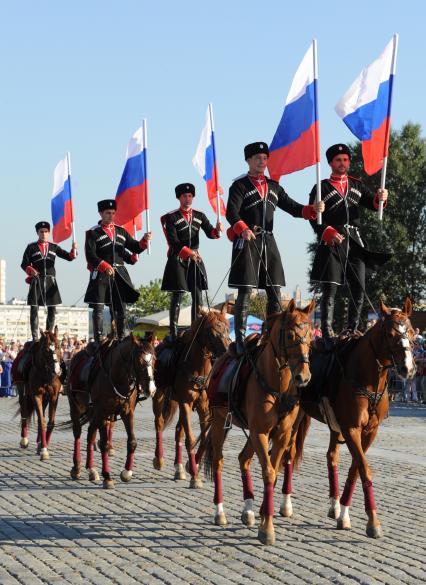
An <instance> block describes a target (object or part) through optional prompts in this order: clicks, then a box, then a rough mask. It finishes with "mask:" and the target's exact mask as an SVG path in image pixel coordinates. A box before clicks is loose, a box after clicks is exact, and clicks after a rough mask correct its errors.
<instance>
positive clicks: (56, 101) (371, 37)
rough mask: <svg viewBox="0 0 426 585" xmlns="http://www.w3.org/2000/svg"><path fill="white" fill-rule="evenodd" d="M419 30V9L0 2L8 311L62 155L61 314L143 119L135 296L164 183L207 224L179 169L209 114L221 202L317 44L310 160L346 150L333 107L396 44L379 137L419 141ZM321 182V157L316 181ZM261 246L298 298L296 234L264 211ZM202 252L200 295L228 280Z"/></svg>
mask: <svg viewBox="0 0 426 585" xmlns="http://www.w3.org/2000/svg"><path fill="white" fill-rule="evenodd" d="M425 21H426V9H425V5H424V4H423V3H422V2H420V1H417V2H414V1H405V2H400V1H396V0H389V1H386V2H384V1H383V2H381V1H380V2H371V0H369V1H365V0H358V1H357V2H353V3H342V2H341V1H339V2H337V1H329V2H314V1H309V0H306V1H305V2H303V3H295V2H285V1H283V0H274V1H269V2H264V3H261V2H258V1H256V2H255V1H252V0H244V1H242V0H233V1H230V0H227V1H226V2H225V1H223V0H218V1H217V2H215V3H213V4H211V3H210V4H207V3H204V2H200V1H199V0H198V1H195V0H191V1H185V0H182V1H181V2H173V1H169V2H165V1H158V2H155V3H154V2H151V1H149V2H148V1H142V0H139V1H134V0H133V1H129V0H123V1H121V2H113V1H111V0H109V1H105V0H104V1H100V0H90V1H87V0H86V1H84V2H83V1H81V0H74V1H73V2H58V1H57V0H55V1H53V0H49V1H47V0H39V1H37V2H34V1H33V0H25V1H19V0H16V1H15V2H8V3H6V2H3V3H2V7H1V12H0V54H1V59H0V71H1V85H2V91H1V93H0V136H1V140H0V165H1V172H0V193H1V215H0V238H1V240H0V242H1V247H0V257H1V258H4V259H6V261H7V297H8V298H10V297H11V296H24V295H26V291H27V289H26V285H25V283H24V278H25V275H24V273H23V272H22V270H21V269H20V268H19V264H20V262H21V257H22V253H23V250H24V248H25V245H26V244H27V243H28V242H29V241H33V240H34V239H35V232H34V224H35V222H36V221H38V220H41V219H49V220H50V195H51V190H52V177H53V169H54V166H55V165H56V163H57V162H58V161H59V159H60V158H62V157H63V156H64V154H65V152H66V151H67V150H70V152H71V157H72V171H73V176H72V181H73V193H74V204H75V216H76V230H77V239H78V242H79V244H80V246H81V254H80V256H79V258H78V260H77V261H76V262H73V263H72V264H68V263H66V262H63V261H61V260H58V262H57V271H58V276H59V284H60V289H61V292H62V297H63V301H64V303H67V304H69V303H74V302H75V301H76V300H77V299H78V298H79V297H80V296H81V295H83V294H84V291H85V288H86V285H87V281H88V272H87V270H86V265H85V261H84V254H83V245H84V230H85V229H87V228H89V227H90V226H92V225H94V224H95V223H96V221H97V220H98V214H97V210H96V202H97V201H98V200H99V199H103V198H106V197H114V196H115V191H116V188H117V185H118V182H119V180H120V176H121V172H122V169H123V165H124V155H125V149H126V145H127V141H128V139H129V138H130V136H131V134H132V133H133V132H134V130H136V128H137V127H138V125H140V122H141V120H142V118H143V117H146V118H147V119H148V131H149V152H148V157H149V161H148V164H149V182H150V195H151V204H152V208H151V224H152V229H153V231H154V234H155V235H154V237H155V239H154V242H153V245H152V254H151V256H147V255H146V253H144V254H143V256H142V257H141V259H140V261H139V263H138V264H137V265H136V266H135V267H133V268H132V269H131V276H132V279H133V281H134V282H135V284H138V285H139V284H142V283H147V282H148V281H149V280H150V279H152V278H155V277H161V276H162V272H163V268H164V264H165V253H166V244H165V239H164V236H163V234H162V232H161V228H160V224H159V217H160V215H161V214H162V213H164V212H166V211H168V210H170V209H174V208H175V207H176V199H175V196H174V191H173V189H174V186H175V185H176V184H177V183H180V182H182V181H192V182H194V183H195V185H196V187H197V190H198V194H197V197H196V200H195V203H196V205H195V206H196V207H198V208H200V209H202V210H204V211H206V212H207V213H208V215H209V216H210V218H211V219H212V221H214V216H213V213H212V210H211V208H210V207H209V205H208V203H207V198H206V195H205V188H204V184H203V181H202V180H201V178H200V177H199V176H198V175H197V174H196V171H195V169H194V168H193V166H192V162H191V159H192V156H193V154H194V152H195V147H196V144H197V142H198V138H199V134H200V132H201V128H202V125H203V123H204V116H205V111H206V107H207V103H208V102H209V101H212V102H213V105H214V109H215V124H216V140H217V150H218V160H219V174H220V180H221V183H222V186H223V187H224V189H225V192H226V193H227V190H228V188H229V185H230V183H231V181H232V179H233V178H235V177H236V176H238V175H240V174H241V173H243V172H244V171H245V169H246V166H245V163H244V159H243V146H244V145H245V144H246V143H248V142H252V141H254V140H265V141H266V142H270V140H271V139H272V136H273V134H274V132H275V129H276V126H277V124H278V121H279V119H280V117H281V113H282V108H283V103H284V100H285V97H286V95H287V92H288V90H289V87H290V83H291V80H292V77H293V75H294V72H295V70H296V68H297V66H298V64H299V62H300V60H301V59H302V57H303V55H304V53H305V51H306V50H307V48H308V45H309V43H310V42H311V39H312V38H313V37H316V38H317V39H318V51H319V91H320V104H319V107H320V124H321V143H322V152H324V151H325V149H326V147H327V146H328V145H330V144H331V143H334V142H338V141H350V140H352V138H351V134H350V133H349V131H348V130H347V129H346V127H345V126H344V125H343V123H342V122H341V121H340V120H339V118H338V117H337V115H336V114H335V112H334V105H335V103H336V102H337V100H338V99H339V98H340V97H341V95H342V94H343V93H344V92H345V91H346V89H347V88H348V86H349V85H350V83H351V82H352V81H353V79H354V78H355V77H356V76H357V75H358V73H359V72H360V70H361V69H362V68H363V67H364V66H366V65H367V64H368V63H370V62H371V61H372V60H374V59H375V58H376V57H377V56H378V55H379V54H380V53H381V51H382V50H383V49H384V47H385V45H386V43H387V42H388V41H389V40H390V38H391V36H392V34H393V33H394V32H398V33H399V34H400V45H399V56H398V69H397V77H396V82H395V94H394V109H393V127H394V128H399V127H401V125H403V124H404V123H405V122H407V121H409V120H411V121H414V122H419V123H421V124H422V126H423V127H425V126H426V119H425V118H426V113H425V105H424V104H425V100H424V96H425V95H426V87H425V81H424V56H425V54H426V35H425V34H424V23H425ZM323 158H324V157H323ZM327 172H328V167H327V165H326V163H325V158H324V162H323V163H322V174H323V176H325V174H326V173H327ZM314 181H315V172H314V168H313V167H312V168H310V169H307V170H305V171H303V172H300V173H296V174H294V175H290V176H288V177H284V178H283V179H282V181H281V183H282V184H283V186H284V187H285V188H286V190H287V192H288V193H289V194H290V195H291V196H292V197H294V198H295V199H296V200H298V201H300V202H305V201H306V197H307V194H308V193H309V191H310V189H311V187H312V185H313V183H314ZM275 233H276V238H277V241H278V245H279V248H280V250H281V253H282V258H283V261H284V268H285V272H286V277H287V290H288V291H290V292H291V291H292V290H293V288H294V287H295V285H296V284H300V285H301V286H302V290H303V291H306V290H307V277H306V272H307V268H308V262H307V257H306V244H307V242H308V241H310V240H311V239H312V230H311V228H310V226H309V224H308V223H307V222H304V221H303V220H296V219H293V218H292V217H291V216H289V215H286V214H284V213H282V212H280V211H279V210H278V212H277V213H276V223H275ZM69 245H70V242H65V243H64V247H66V248H68V247H69ZM201 253H202V255H203V257H204V259H205V262H206V265H207V270H208V274H209V279H210V290H211V293H213V292H214V291H215V290H216V288H217V286H218V284H219V282H220V281H221V280H222V278H223V276H224V274H225V272H226V270H227V269H228V268H229V264H230V257H231V246H230V244H229V242H228V241H227V239H226V238H223V239H222V240H220V241H213V242H212V241H210V240H207V239H205V238H203V241H202V243H201ZM223 290H225V287H224V289H223Z"/></svg>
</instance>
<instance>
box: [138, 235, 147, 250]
mask: <svg viewBox="0 0 426 585" xmlns="http://www.w3.org/2000/svg"><path fill="white" fill-rule="evenodd" d="M139 247H140V249H141V250H142V252H143V251H144V250H146V249H147V248H148V240H145V239H144V238H142V239H141V240H139Z"/></svg>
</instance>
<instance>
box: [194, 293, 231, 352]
mask: <svg viewBox="0 0 426 585" xmlns="http://www.w3.org/2000/svg"><path fill="white" fill-rule="evenodd" d="M226 309H227V303H224V304H223V306H222V309H221V310H220V311H218V310H217V309H210V310H209V311H205V310H201V311H200V314H199V317H197V319H196V320H195V321H194V323H193V324H192V326H191V333H193V337H192V339H193V340H195V341H196V343H197V345H198V346H200V347H202V348H203V349H204V350H207V351H208V352H210V353H211V354H213V356H214V357H215V358H217V357H219V356H221V355H223V354H224V353H225V352H226V351H227V349H228V346H229V343H230V339H229V322H228V319H227V318H226Z"/></svg>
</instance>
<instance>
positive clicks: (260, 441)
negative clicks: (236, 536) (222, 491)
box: [250, 431, 276, 544]
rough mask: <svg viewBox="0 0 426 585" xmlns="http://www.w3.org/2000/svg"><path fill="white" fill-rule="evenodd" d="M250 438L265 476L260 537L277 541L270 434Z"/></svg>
mask: <svg viewBox="0 0 426 585" xmlns="http://www.w3.org/2000/svg"><path fill="white" fill-rule="evenodd" d="M250 440H251V441H252V443H253V447H254V449H255V451H256V454H257V456H258V458H259V462H260V465H261V467H262V477H263V486H264V491H263V502H262V506H261V511H260V514H261V523H260V526H259V530H258V538H259V540H260V542H261V543H262V544H274V543H275V531H274V524H273V518H274V486H275V478H276V473H275V469H274V467H273V466H272V464H271V460H270V458H269V453H268V450H269V436H268V434H266V433H256V432H253V431H252V432H251V433H250Z"/></svg>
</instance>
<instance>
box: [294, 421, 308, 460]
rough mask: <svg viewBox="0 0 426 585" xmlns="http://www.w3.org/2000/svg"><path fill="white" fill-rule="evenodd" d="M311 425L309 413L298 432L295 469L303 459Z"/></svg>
mask: <svg viewBox="0 0 426 585" xmlns="http://www.w3.org/2000/svg"><path fill="white" fill-rule="evenodd" d="M310 426H311V417H310V416H308V415H307V414H304V415H303V418H302V420H301V421H300V424H299V428H298V429H297V433H296V454H295V456H294V461H293V466H294V468H295V469H297V468H298V466H299V463H300V461H302V459H303V445H304V444H305V438H306V435H307V434H308V430H309V427H310Z"/></svg>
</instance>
